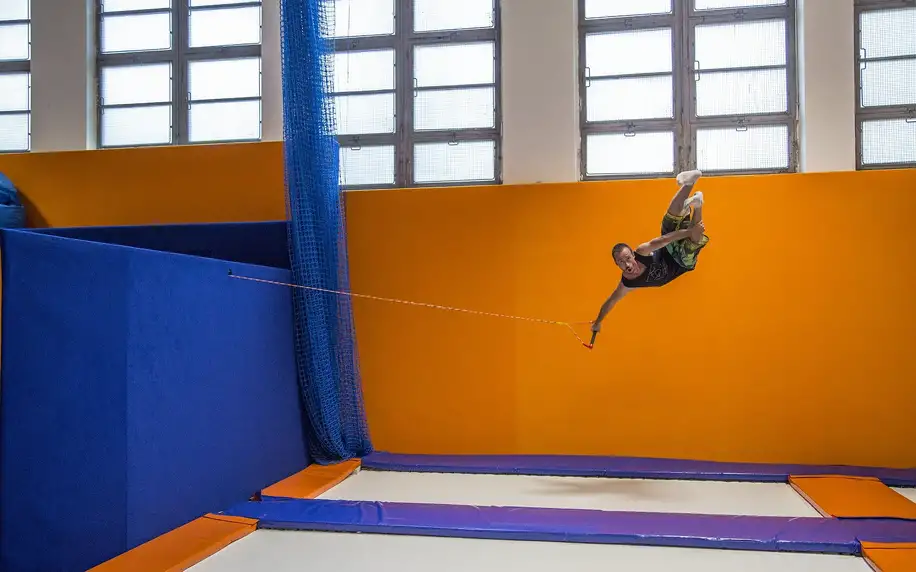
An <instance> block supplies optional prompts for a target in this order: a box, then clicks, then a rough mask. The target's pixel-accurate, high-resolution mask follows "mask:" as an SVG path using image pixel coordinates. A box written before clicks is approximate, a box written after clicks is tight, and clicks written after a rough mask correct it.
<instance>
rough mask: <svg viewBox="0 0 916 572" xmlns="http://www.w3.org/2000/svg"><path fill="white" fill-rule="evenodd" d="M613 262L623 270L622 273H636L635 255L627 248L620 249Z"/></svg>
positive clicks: (637, 268) (637, 267)
mask: <svg viewBox="0 0 916 572" xmlns="http://www.w3.org/2000/svg"><path fill="white" fill-rule="evenodd" d="M614 262H615V263H616V264H617V266H618V267H619V268H620V269H621V270H623V272H624V274H636V272H637V271H638V270H639V263H638V262H636V257H635V256H634V255H633V251H632V250H630V249H629V248H624V249H623V250H621V251H620V252H619V253H618V254H617V257H616V258H615V259H614Z"/></svg>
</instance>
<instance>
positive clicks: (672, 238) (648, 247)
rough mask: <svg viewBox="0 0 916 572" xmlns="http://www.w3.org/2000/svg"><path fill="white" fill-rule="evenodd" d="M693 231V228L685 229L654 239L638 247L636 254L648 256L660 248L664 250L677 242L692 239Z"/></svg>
mask: <svg viewBox="0 0 916 572" xmlns="http://www.w3.org/2000/svg"><path fill="white" fill-rule="evenodd" d="M692 231H693V229H692V228H684V229H681V230H676V231H674V232H669V233H668V234H666V235H664V236H660V237H658V238H653V239H652V240H650V241H649V242H644V243H643V244H640V245H639V246H638V247H636V254H642V255H643V256H648V255H650V254H652V253H653V252H655V251H656V250H658V249H660V248H664V247H666V246H668V245H669V244H671V243H672V242H676V241H678V240H681V239H684V238H688V237H690V233H691V232H692Z"/></svg>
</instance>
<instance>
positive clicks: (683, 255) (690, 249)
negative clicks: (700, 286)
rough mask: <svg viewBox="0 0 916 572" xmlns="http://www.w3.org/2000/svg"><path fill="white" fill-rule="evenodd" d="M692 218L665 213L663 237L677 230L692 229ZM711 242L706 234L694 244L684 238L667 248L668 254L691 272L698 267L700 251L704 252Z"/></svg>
mask: <svg viewBox="0 0 916 572" xmlns="http://www.w3.org/2000/svg"><path fill="white" fill-rule="evenodd" d="M690 218H691V215H689V214H688V215H687V216H674V215H672V214H669V213H665V218H664V219H662V235H666V234H670V233H672V232H675V231H677V230H681V229H685V228H690ZM708 242H709V237H708V236H706V235H705V234H704V235H703V238H702V239H701V240H700V241H699V242H694V241H692V240H690V239H689V238H682V239H681V240H677V241H675V242H672V243H671V244H669V245H668V246H666V247H665V248H667V249H668V252H669V253H670V254H671V256H672V257H673V258H674V260H675V261H676V262H677V263H678V264H680V265H681V266H683V267H684V268H687V269H689V270H693V269H694V267H695V266H696V265H697V256H699V255H700V251H701V250H703V247H704V246H706V244H707V243H708Z"/></svg>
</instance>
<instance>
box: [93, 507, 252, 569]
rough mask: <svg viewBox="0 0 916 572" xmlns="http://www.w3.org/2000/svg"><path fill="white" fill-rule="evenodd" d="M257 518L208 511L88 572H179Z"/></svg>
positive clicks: (246, 529)
mask: <svg viewBox="0 0 916 572" xmlns="http://www.w3.org/2000/svg"><path fill="white" fill-rule="evenodd" d="M257 525H258V521H257V520H254V519H251V518H239V517H230V516H222V515H216V514H208V515H206V516H203V517H201V518H198V519H197V520H192V521H191V522H189V523H188V524H186V525H184V526H182V527H179V528H176V529H175V530H173V531H171V532H167V533H165V534H163V535H162V536H160V537H158V538H154V539H153V540H150V541H149V542H147V543H145V544H141V545H140V546H138V547H136V548H134V549H133V550H129V551H127V552H125V553H124V554H122V555H120V556H118V557H116V558H112V559H111V560H109V561H108V562H105V563H104V564H100V565H98V566H96V567H95V568H92V569H91V570H90V572H180V571H183V570H187V569H188V568H190V567H191V566H194V565H195V564H197V563H198V562H201V561H202V560H204V559H205V558H207V557H209V556H212V555H214V554H216V553H217V552H219V551H220V550H222V549H223V548H225V547H227V546H229V545H230V544H232V543H233V542H235V541H236V540H238V539H240V538H243V537H245V536H247V535H249V534H251V533H252V532H254V530H255V529H256V528H257Z"/></svg>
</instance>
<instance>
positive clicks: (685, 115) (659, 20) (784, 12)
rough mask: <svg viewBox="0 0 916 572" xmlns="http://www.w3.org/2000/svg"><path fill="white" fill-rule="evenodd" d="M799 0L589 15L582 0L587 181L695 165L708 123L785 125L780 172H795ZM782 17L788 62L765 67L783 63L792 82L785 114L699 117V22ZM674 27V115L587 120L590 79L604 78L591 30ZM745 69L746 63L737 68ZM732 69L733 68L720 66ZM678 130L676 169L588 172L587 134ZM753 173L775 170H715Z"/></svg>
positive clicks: (676, 4)
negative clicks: (593, 56)
mask: <svg viewBox="0 0 916 572" xmlns="http://www.w3.org/2000/svg"><path fill="white" fill-rule="evenodd" d="M795 9H796V3H795V0H787V1H786V4H785V5H783V6H763V7H749V8H741V9H726V10H703V11H697V10H695V2H693V1H692V0H690V1H689V2H680V1H675V2H672V12H671V13H668V14H650V15H643V16H628V17H621V18H593V19H586V18H585V0H579V60H580V61H579V92H580V95H579V106H580V128H581V149H580V157H579V158H580V176H581V178H582V179H583V180H607V179H630V178H635V177H639V178H643V177H646V176H670V175H673V174H674V172H676V171H680V170H685V169H689V168H694V167H695V166H696V164H697V156H696V144H697V131H698V130H700V129H706V128H716V127H733V128H735V129H738V130H744V129H747V128H749V127H751V126H756V125H786V126H787V132H788V137H787V141H786V149H787V156H788V164H789V167H788V168H787V169H777V170H776V171H795V170H797V165H798V140H797V123H798V121H797V116H798V95H797V94H798V82H797V70H796V62H795V54H796V32H795ZM774 19H782V20H785V21H786V65H785V66H765V67H763V68H761V69H765V68H769V67H772V68H779V69H782V68H785V69H786V76H787V82H788V85H787V87H786V89H787V111H786V112H785V113H768V114H754V115H746V116H719V117H705V116H704V117H697V115H696V73H697V72H698V71H699V73H700V74H702V70H698V69H697V67H696V66H695V65H694V58H693V54H694V40H693V38H694V34H695V28H696V26H698V25H710V24H717V23H722V24H726V23H733V22H748V21H761V20H774ZM664 27H670V28H671V29H672V54H673V81H674V87H673V90H672V91H673V94H672V96H673V98H674V102H673V109H674V118H673V119H670V120H667V119H662V120H659V119H651V120H642V119H640V120H630V121H605V122H594V121H588V116H587V107H586V106H587V101H586V97H587V95H586V94H587V88H588V86H589V85H590V83H591V81H592V80H598V79H601V78H600V77H596V76H592V75H591V74H590V73H589V72H590V70H589V69H588V68H587V67H586V38H587V36H588V35H590V34H595V33H601V32H624V31H631V30H649V29H653V28H664ZM736 69H744V68H736ZM716 71H729V70H716ZM659 131H665V132H673V133H674V146H675V149H674V158H675V165H674V169H673V172H671V173H668V172H665V173H641V174H638V175H631V174H601V175H596V174H591V173H589V171H588V139H589V136H590V135H594V134H599V133H626V134H630V135H636V136H638V135H639V134H640V133H653V132H659ZM729 172H734V173H751V172H762V173H768V172H774V170H771V169H760V170H752V171H748V170H741V171H716V173H717V174H718V173H722V174H725V173H729Z"/></svg>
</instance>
